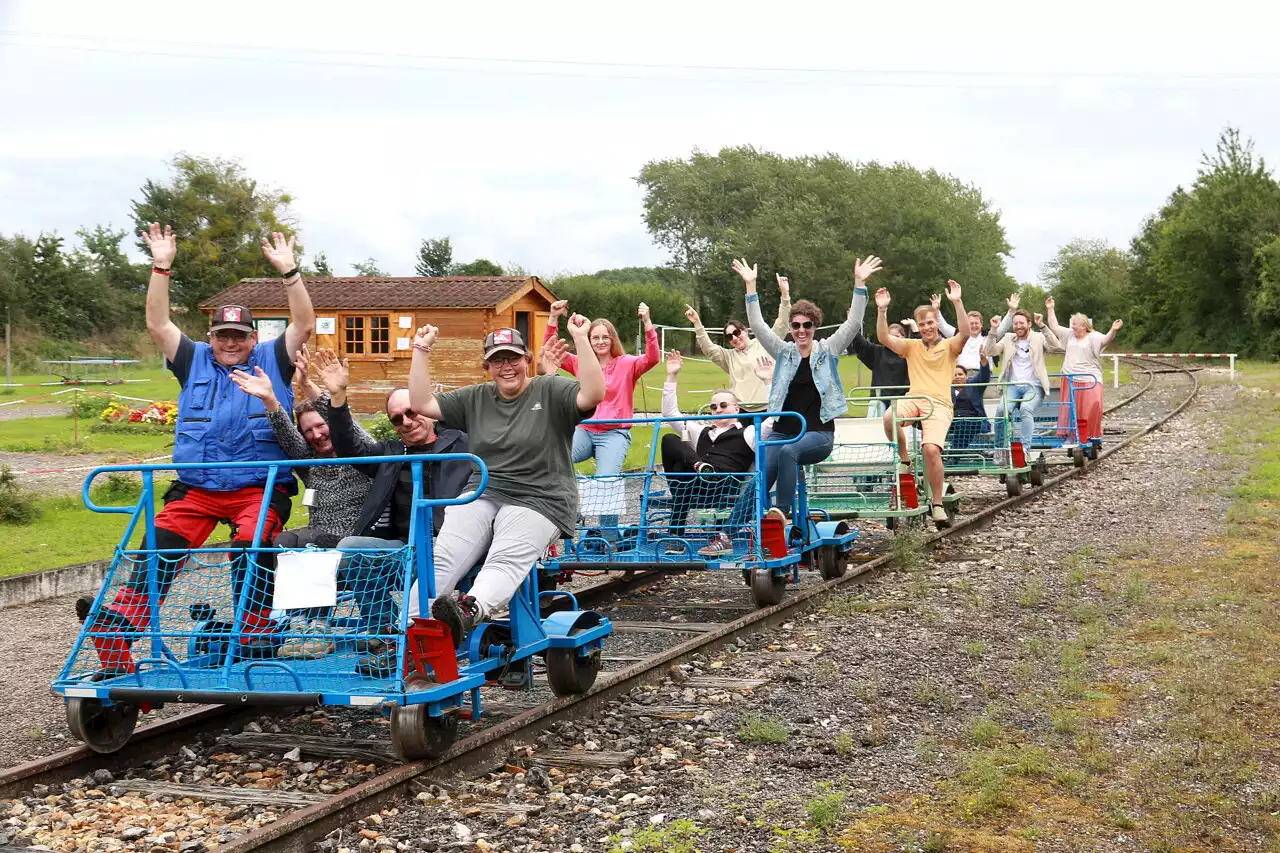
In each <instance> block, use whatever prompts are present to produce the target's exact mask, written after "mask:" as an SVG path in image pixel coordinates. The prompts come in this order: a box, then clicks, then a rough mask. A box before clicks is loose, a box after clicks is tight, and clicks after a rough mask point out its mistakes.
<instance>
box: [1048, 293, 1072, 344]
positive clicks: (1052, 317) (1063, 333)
mask: <svg viewBox="0 0 1280 853" xmlns="http://www.w3.org/2000/svg"><path fill="white" fill-rule="evenodd" d="M1053 309H1054V300H1053V297H1052V296H1046V297H1045V298H1044V319H1045V325H1046V326H1048V327H1049V331H1051V332H1053V336H1054V337H1055V338H1057V339H1058V341H1059V342H1060V343H1062V344H1063V346H1065V345H1066V343H1067V332H1069V331H1070V329H1064V328H1062V326H1060V325H1058V315H1057V314H1056V313H1055V312H1054V310H1053Z"/></svg>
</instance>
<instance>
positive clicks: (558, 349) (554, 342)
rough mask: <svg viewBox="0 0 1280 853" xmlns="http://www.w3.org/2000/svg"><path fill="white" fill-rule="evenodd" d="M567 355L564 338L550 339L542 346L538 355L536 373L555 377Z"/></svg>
mask: <svg viewBox="0 0 1280 853" xmlns="http://www.w3.org/2000/svg"><path fill="white" fill-rule="evenodd" d="M568 354H569V344H568V342H567V341H565V339H564V338H551V339H550V340H548V341H547V342H546V343H544V344H543V345H542V350H541V351H540V352H539V353H538V372H539V373H543V374H546V375H547V376H555V375H556V372H557V371H559V370H560V365H562V364H564V357H565V356H566V355H568Z"/></svg>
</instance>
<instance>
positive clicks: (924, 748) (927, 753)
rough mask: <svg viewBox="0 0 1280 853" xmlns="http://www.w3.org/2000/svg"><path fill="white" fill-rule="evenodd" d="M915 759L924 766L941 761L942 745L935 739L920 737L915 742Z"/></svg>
mask: <svg viewBox="0 0 1280 853" xmlns="http://www.w3.org/2000/svg"><path fill="white" fill-rule="evenodd" d="M916 757H917V758H919V759H920V760H921V761H923V762H925V763H926V764H937V763H938V762H939V761H941V760H942V743H941V742H940V741H939V740H938V739H937V738H935V737H922V738H920V739H919V740H917V741H916Z"/></svg>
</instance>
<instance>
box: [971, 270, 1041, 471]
mask: <svg viewBox="0 0 1280 853" xmlns="http://www.w3.org/2000/svg"><path fill="white" fill-rule="evenodd" d="M1007 302H1008V306H1009V311H1008V313H1006V314H1005V316H1004V319H1003V320H1001V321H1000V324H999V326H996V327H995V328H993V329H992V330H991V332H990V333H989V334H988V335H987V343H986V346H985V351H986V353H987V357H988V358H990V357H991V356H996V355H998V356H1000V357H1001V362H1002V363H1003V365H1004V366H1003V367H1002V368H1001V370H1000V382H1002V383H1005V391H1004V396H1003V398H1002V399H1001V401H1000V408H999V411H998V412H997V416H996V443H997V444H1003V443H1004V429H1005V425H1004V422H1005V419H1006V418H1007V417H1017V419H1018V434H1019V439H1020V440H1021V442H1022V449H1023V452H1024V453H1027V454H1030V452H1031V438H1032V436H1033V435H1034V434H1035V417H1036V409H1038V408H1039V407H1040V404H1041V403H1043V402H1044V399H1045V397H1046V396H1048V394H1049V371H1048V369H1047V368H1046V367H1045V363H1044V353H1045V350H1046V349H1047V348H1048V347H1049V344H1048V342H1047V340H1046V338H1045V335H1044V333H1043V332H1038V331H1035V330H1033V329H1032V328H1031V314H1030V312H1028V311H1026V310H1024V309H1021V308H1019V307H1018V303H1019V302H1020V297H1019V296H1018V294H1016V293H1011V294H1009V298H1008V300H1007Z"/></svg>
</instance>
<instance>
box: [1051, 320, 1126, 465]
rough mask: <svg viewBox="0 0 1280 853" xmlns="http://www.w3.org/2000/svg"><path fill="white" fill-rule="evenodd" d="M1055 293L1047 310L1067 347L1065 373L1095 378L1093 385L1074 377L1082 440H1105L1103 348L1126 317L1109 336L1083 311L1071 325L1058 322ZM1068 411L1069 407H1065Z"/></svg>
mask: <svg viewBox="0 0 1280 853" xmlns="http://www.w3.org/2000/svg"><path fill="white" fill-rule="evenodd" d="M1053 309H1054V300H1053V297H1052V296H1048V297H1045V300H1044V313H1045V315H1046V316H1045V319H1046V320H1047V321H1048V323H1047V325H1048V326H1049V331H1050V332H1051V333H1052V334H1053V337H1054V338H1057V340H1058V343H1060V344H1061V345H1062V348H1063V349H1064V350H1066V353H1067V354H1066V356H1065V357H1063V359H1062V372H1063V373H1066V374H1068V375H1073V376H1079V375H1082V374H1087V375H1089V376H1092V377H1093V383H1092V385H1091V384H1090V383H1089V381H1088V380H1085V379H1073V380H1072V381H1071V384H1072V385H1074V386H1075V394H1076V420H1077V421H1079V422H1080V424H1081V427H1082V428H1081V430H1080V443H1081V444H1083V443H1085V442H1086V441H1101V440H1102V351H1103V350H1104V349H1106V348H1107V346H1108V345H1110V343H1111V342H1112V341H1114V340H1115V339H1116V333H1117V332H1119V331H1120V330H1121V329H1122V328H1124V320H1116V321H1115V322H1113V323H1112V324H1111V330H1110V331H1109V332H1107V333H1106V334H1105V335H1104V334H1102V332H1096V331H1094V329H1093V323H1092V322H1090V321H1089V318H1088V317H1086V316H1085V315H1083V314H1072V315H1071V321H1070V322H1071V327H1070V328H1068V329H1064V328H1063V327H1062V326H1060V325H1058V317H1057V315H1056V314H1055V313H1054V310H1053ZM1062 411H1063V412H1064V414H1063V417H1064V418H1065V417H1067V415H1066V414H1065V411H1066V409H1065V407H1064V408H1063V409H1062Z"/></svg>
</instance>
